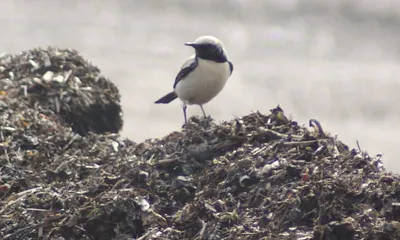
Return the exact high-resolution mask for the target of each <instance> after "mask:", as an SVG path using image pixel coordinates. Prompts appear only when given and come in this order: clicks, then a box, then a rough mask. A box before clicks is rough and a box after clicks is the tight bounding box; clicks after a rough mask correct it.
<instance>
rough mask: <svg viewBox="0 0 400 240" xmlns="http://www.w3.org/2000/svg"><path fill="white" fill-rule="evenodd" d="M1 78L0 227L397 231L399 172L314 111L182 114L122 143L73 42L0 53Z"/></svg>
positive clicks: (323, 239) (306, 233)
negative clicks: (184, 124) (167, 125)
mask: <svg viewBox="0 0 400 240" xmlns="http://www.w3.org/2000/svg"><path fill="white" fill-rule="evenodd" d="M49 72H52V73H53V75H52V76H51V77H50V76H48V75H51V73H49ZM46 75H47V76H46ZM57 76H63V80H65V79H67V80H65V81H61V82H62V83H61V84H60V83H54V81H56V82H57V79H58V78H59V79H61V77H57ZM75 78H79V79H80V82H81V83H79V81H78V83H79V84H78V85H80V86H77V85H76V84H77V83H76V82H77V81H76V79H75ZM35 79H36V80H35ZM37 79H39V80H40V81H39V80H37ZM46 79H47V80H46ZM49 79H50V80H49ZM54 79H55V80H54ZM71 79H75V80H71ZM43 81H44V82H43ZM0 84H1V85H0V86H1V90H0V116H1V127H0V206H1V208H0V237H1V238H2V239H129V238H135V239H315V240H330V239H332V240H333V239H369V240H373V239H398V238H400V203H399V197H400V185H399V176H398V175H396V174H392V173H390V172H388V171H386V170H385V169H384V168H383V166H382V162H381V156H369V155H368V154H367V153H366V152H362V151H360V150H359V149H349V147H348V146H347V145H345V144H344V143H342V142H341V141H339V140H338V139H337V137H334V136H331V135H330V134H328V133H326V132H324V130H323V128H322V127H321V124H320V123H319V122H318V121H317V120H314V119H313V120H310V126H312V127H314V129H310V128H307V127H304V126H300V125H299V124H298V123H297V122H295V121H293V120H290V119H288V118H287V117H286V116H285V114H284V112H283V110H282V109H281V108H280V107H277V108H274V109H272V110H271V113H269V114H266V115H265V114H262V113H260V112H255V113H251V114H249V115H247V116H243V117H241V118H236V119H233V120H232V121H228V122H222V123H220V124H216V123H215V122H211V123H210V124H209V126H208V127H207V128H204V125H205V124H204V122H203V121H204V119H201V118H197V117H193V118H191V119H190V121H189V125H188V128H187V129H186V130H184V131H180V132H172V133H170V134H169V135H168V136H165V137H163V138H162V139H149V140H146V141H144V142H142V143H135V142H132V141H130V140H129V139H123V138H121V137H120V136H119V135H118V134H116V133H117V132H118V131H119V130H120V128H121V127H122V119H121V110H120V105H119V94H118V89H117V88H116V87H115V86H114V85H113V84H112V83H111V82H109V81H108V80H106V79H105V78H104V77H102V76H101V75H100V71H99V70H98V69H97V68H96V67H93V66H92V65H90V64H88V63H87V61H85V60H83V59H82V57H81V56H79V54H77V52H76V51H72V50H60V49H54V48H49V49H47V50H41V49H34V50H32V51H28V52H24V53H22V54H20V55H15V56H10V55H7V56H5V57H2V58H1V59H0ZM86 88H91V89H92V90H90V91H87V89H86ZM55 99H57V100H55ZM104 114H106V115H104ZM103 115H104V116H105V118H100V117H99V116H103Z"/></svg>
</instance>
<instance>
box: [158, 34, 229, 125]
mask: <svg viewBox="0 0 400 240" xmlns="http://www.w3.org/2000/svg"><path fill="white" fill-rule="evenodd" d="M185 45H186V46H191V47H193V48H194V49H195V52H196V54H195V55H193V56H191V57H190V58H189V59H188V60H186V62H185V63H184V64H183V65H182V67H181V70H180V71H179V73H178V75H177V76H176V78H175V83H174V86H173V88H174V90H173V91H172V92H170V93H168V94H167V95H165V96H163V97H162V98H160V99H159V100H157V101H156V102H155V103H164V104H167V103H170V102H171V101H173V100H175V99H176V98H177V97H179V99H180V100H181V101H182V102H183V107H182V108H183V116H184V118H185V126H187V118H186V108H187V105H193V104H196V105H199V106H200V108H201V111H202V112H203V114H204V117H206V118H207V115H206V113H205V111H204V108H203V105H204V104H206V103H207V102H209V101H210V100H211V99H213V98H214V97H215V96H217V95H218V93H219V92H220V91H221V90H222V89H223V88H224V86H225V83H226V81H227V80H228V78H229V77H230V76H231V74H232V71H233V64H232V63H231V62H230V61H229V60H228V56H227V54H226V51H225V49H224V45H223V43H222V42H221V41H220V40H218V39H217V38H216V37H213V36H201V37H199V38H197V39H196V41H194V42H189V43H185Z"/></svg>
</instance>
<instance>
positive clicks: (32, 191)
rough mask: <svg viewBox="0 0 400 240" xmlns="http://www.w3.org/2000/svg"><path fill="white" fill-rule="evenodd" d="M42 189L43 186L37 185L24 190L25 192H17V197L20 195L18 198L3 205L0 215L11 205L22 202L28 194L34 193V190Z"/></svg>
mask: <svg viewBox="0 0 400 240" xmlns="http://www.w3.org/2000/svg"><path fill="white" fill-rule="evenodd" d="M40 189H42V187H37V188H32V189H28V190H25V191H23V192H19V193H17V194H15V195H16V196H17V197H18V196H19V197H18V198H17V199H15V200H14V201H10V202H8V203H7V204H6V205H5V206H4V207H3V209H1V210H0V215H1V214H2V213H3V212H5V211H6V210H7V209H8V208H9V207H10V206H11V205H14V204H15V203H18V202H21V201H22V200H23V199H24V198H25V197H26V196H27V195H28V194H31V193H34V192H36V191H38V190H40Z"/></svg>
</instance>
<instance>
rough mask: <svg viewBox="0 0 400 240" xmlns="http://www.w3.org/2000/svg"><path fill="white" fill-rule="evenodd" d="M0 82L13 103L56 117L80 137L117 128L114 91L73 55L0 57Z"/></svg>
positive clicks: (117, 106) (52, 53) (51, 50)
mask: <svg viewBox="0 0 400 240" xmlns="http://www.w3.org/2000/svg"><path fill="white" fill-rule="evenodd" d="M0 79H1V83H0V87H1V89H3V90H4V91H5V92H4V93H7V95H8V96H9V97H10V98H13V100H14V101H26V102H28V103H29V104H30V105H31V106H32V107H34V106H36V107H38V106H39V107H40V108H42V109H43V110H51V111H52V112H55V113H57V114H58V115H59V116H61V117H62V119H63V120H64V121H65V122H66V123H67V124H69V125H70V126H71V127H72V129H73V130H74V131H75V132H77V133H79V134H81V135H85V134H86V133H87V132H89V131H91V132H95V133H105V132H112V133H117V132H118V131H119V130H120V129H121V128H122V125H123V121H122V110H121V105H120V94H119V91H118V89H117V87H116V86H115V85H114V84H113V83H112V82H111V81H109V80H108V79H106V78H104V77H103V76H101V75H100V70H99V69H98V68H97V67H95V66H93V65H91V64H90V63H89V62H88V61H86V60H84V59H83V58H82V57H81V56H80V55H79V54H78V52H76V51H74V50H61V49H57V48H48V49H46V50H43V49H34V50H32V51H26V52H23V53H21V54H19V55H4V56H2V57H1V58H0ZM19 104H22V103H19Z"/></svg>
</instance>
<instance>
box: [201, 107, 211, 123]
mask: <svg viewBox="0 0 400 240" xmlns="http://www.w3.org/2000/svg"><path fill="white" fill-rule="evenodd" d="M200 108H201V111H202V112H203V115H204V118H205V120H206V124H205V126H204V127H205V128H207V127H208V122H209V121H211V118H209V117H208V116H207V114H206V112H205V111H204V108H203V105H200Z"/></svg>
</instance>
